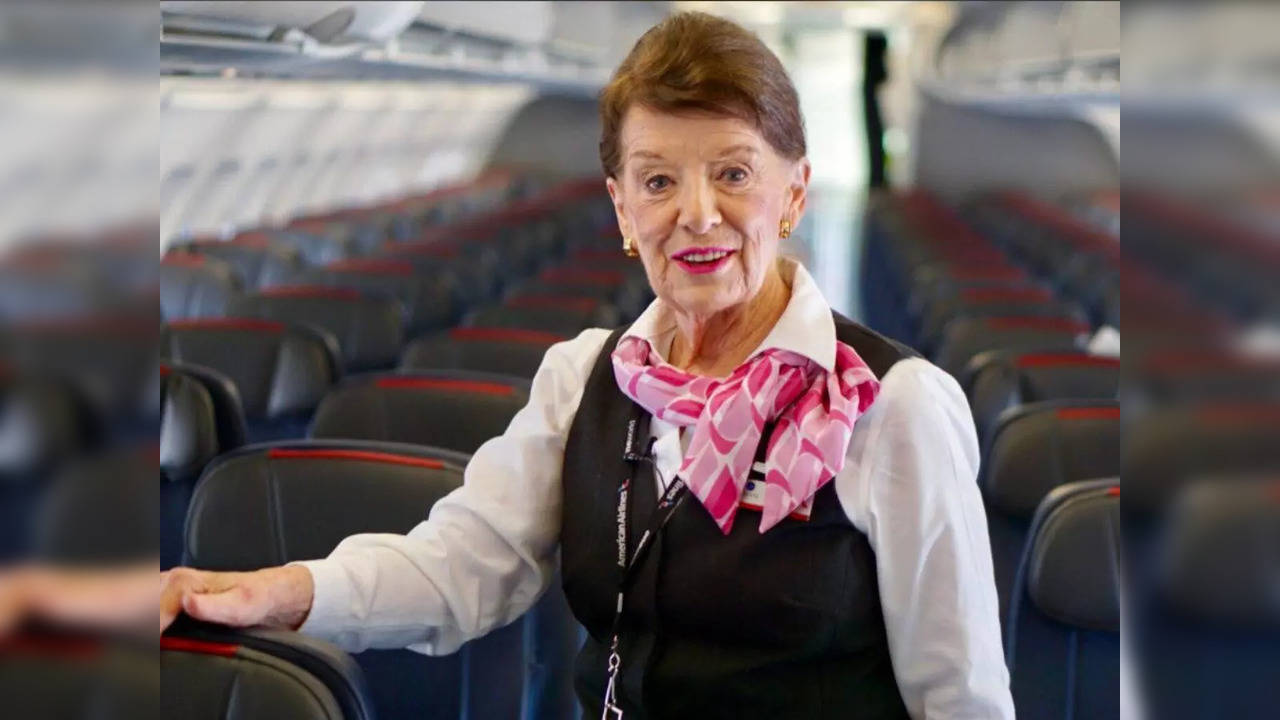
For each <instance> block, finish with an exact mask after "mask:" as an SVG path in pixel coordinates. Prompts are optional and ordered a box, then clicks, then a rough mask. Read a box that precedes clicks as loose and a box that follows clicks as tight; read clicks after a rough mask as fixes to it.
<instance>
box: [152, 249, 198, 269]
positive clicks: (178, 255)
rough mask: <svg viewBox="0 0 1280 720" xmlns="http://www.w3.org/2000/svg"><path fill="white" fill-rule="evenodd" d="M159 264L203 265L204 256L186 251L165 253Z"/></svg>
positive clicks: (171, 265)
mask: <svg viewBox="0 0 1280 720" xmlns="http://www.w3.org/2000/svg"><path fill="white" fill-rule="evenodd" d="M160 264H161V265H168V266H170V267H204V265H205V256H204V255H197V254H196V253H188V252H171V253H165V256H164V258H162V259H161V260H160Z"/></svg>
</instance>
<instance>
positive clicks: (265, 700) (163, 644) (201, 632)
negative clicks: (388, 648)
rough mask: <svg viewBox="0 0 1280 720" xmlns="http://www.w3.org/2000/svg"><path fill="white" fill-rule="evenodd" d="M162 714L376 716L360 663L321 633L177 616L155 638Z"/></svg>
mask: <svg viewBox="0 0 1280 720" xmlns="http://www.w3.org/2000/svg"><path fill="white" fill-rule="evenodd" d="M160 677H161V683H162V688H163V689H162V690H161V692H160V694H159V699H160V706H161V709H162V713H163V717H172V718H179V717H180V718H190V719H191V720H202V719H205V718H207V719H208V720H216V719H217V718H229V717H244V718H308V719H310V720H374V717H375V713H374V706H373V701H372V698H371V697H370V693H369V688H368V684H367V682H366V680H365V677H364V674H363V673H362V672H361V670H360V667H359V665H357V664H356V663H355V661H353V660H352V658H351V657H350V656H349V655H347V654H346V653H344V652H342V651H341V650H339V649H338V648H336V647H334V646H333V645H330V644H329V643H326V642H324V641H322V640H317V639H315V638H310V637H307V636H305V635H300V634H298V633H293V632H285V631H281V630H267V629H260V628H259V629H250V630H232V629H230V628H223V627H218V626H214V625H208V624H204V623H197V622H194V621H191V620H189V619H187V618H180V619H179V620H178V621H176V622H175V623H174V624H173V626H171V627H170V628H169V630H167V631H166V632H165V634H164V635H163V636H162V637H161V638H160Z"/></svg>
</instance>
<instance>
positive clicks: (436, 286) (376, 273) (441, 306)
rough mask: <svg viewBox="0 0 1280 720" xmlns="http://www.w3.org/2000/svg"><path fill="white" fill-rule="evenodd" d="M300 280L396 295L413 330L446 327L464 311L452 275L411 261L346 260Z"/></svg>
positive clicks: (300, 275) (312, 271) (311, 270)
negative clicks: (427, 270) (418, 266)
mask: <svg viewBox="0 0 1280 720" xmlns="http://www.w3.org/2000/svg"><path fill="white" fill-rule="evenodd" d="M296 282H297V283H298V284H305V285H325V286H328V287H336V288H348V289H352V290H356V291H359V292H361V293H364V294H368V295H383V296H390V297H394V298H396V299H398V300H399V301H400V302H401V303H402V304H403V306H404V312H405V318H404V319H405V325H406V327H407V328H408V330H409V331H410V332H412V333H421V332H427V331H429V330H433V329H437V328H440V327H444V326H446V325H448V324H449V323H451V322H453V321H455V320H456V319H457V318H458V315H459V314H460V313H459V311H460V307H459V306H458V304H457V302H456V296H457V287H456V280H455V279H454V278H453V277H452V276H451V275H449V274H447V273H419V272H417V271H416V270H415V268H414V267H413V265H412V264H411V263H407V262H401V261H396V260H386V259H380V258H361V259H358V260H344V261H342V262H338V263H330V264H329V265H326V266H325V267H320V268H309V269H306V270H303V271H301V272H300V273H298V275H297V276H296Z"/></svg>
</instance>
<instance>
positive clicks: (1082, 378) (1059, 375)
mask: <svg viewBox="0 0 1280 720" xmlns="http://www.w3.org/2000/svg"><path fill="white" fill-rule="evenodd" d="M965 376H966V378H967V379H968V380H969V382H968V385H967V387H966V392H967V394H968V396H969V404H970V406H971V407H972V408H973V415H974V420H975V421H976V423H977V425H978V431H979V437H983V438H985V437H986V436H987V434H988V433H989V431H990V429H991V426H992V424H993V423H994V422H995V419H996V418H997V417H998V416H999V414H1000V413H1002V412H1004V411H1005V410H1007V409H1009V408H1011V407H1014V406H1015V405H1022V404H1027V403H1037V402H1045V401H1049V400H1065V399H1071V398H1076V399H1083V398H1097V399H1111V400H1114V399H1118V395H1119V392H1120V362H1119V360H1118V359H1117V358H1110V357H1099V356H1096V355H1088V354H1085V353H1078V352H1042V353H1022V352H1017V351H1006V350H992V351H990V352H985V353H982V354H980V355H978V356H976V357H974V358H973V360H971V361H970V363H969V365H968V367H967V368H966V373H965Z"/></svg>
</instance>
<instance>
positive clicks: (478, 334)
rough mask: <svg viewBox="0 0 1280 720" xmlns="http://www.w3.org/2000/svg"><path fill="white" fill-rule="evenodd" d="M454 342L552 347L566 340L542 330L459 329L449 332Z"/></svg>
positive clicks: (561, 336)
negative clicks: (471, 341)
mask: <svg viewBox="0 0 1280 720" xmlns="http://www.w3.org/2000/svg"><path fill="white" fill-rule="evenodd" d="M449 337H451V338H453V339H454V340H493V341H498V342H521V343H532V344H535V345H554V344H556V343H558V342H562V341H564V340H568V338H566V337H565V336H563V335H558V334H556V333H550V332H543V331H542V330H522V329H519V328H487V327H461V328H454V329H452V330H450V331H449Z"/></svg>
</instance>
